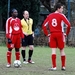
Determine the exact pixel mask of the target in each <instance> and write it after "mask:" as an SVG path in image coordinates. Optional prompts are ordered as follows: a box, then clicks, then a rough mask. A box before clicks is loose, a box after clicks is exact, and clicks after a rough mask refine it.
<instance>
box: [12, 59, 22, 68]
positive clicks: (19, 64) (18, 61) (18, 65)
mask: <svg viewBox="0 0 75 75" xmlns="http://www.w3.org/2000/svg"><path fill="white" fill-rule="evenodd" d="M13 65H14V67H16V68H19V67H21V61H20V60H15V61H14V63H13Z"/></svg>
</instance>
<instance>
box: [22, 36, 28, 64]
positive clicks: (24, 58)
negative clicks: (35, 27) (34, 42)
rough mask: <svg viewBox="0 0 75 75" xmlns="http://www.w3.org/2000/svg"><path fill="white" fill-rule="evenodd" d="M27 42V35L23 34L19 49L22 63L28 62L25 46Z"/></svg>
mask: <svg viewBox="0 0 75 75" xmlns="http://www.w3.org/2000/svg"><path fill="white" fill-rule="evenodd" d="M27 43H28V38H27V36H24V39H22V50H21V55H22V58H23V63H24V64H27V63H28V62H27V61H26V46H27Z"/></svg>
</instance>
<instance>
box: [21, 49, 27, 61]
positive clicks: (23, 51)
mask: <svg viewBox="0 0 75 75" xmlns="http://www.w3.org/2000/svg"><path fill="white" fill-rule="evenodd" d="M21 54H22V58H23V61H26V59H25V56H26V52H25V50H22V51H21Z"/></svg>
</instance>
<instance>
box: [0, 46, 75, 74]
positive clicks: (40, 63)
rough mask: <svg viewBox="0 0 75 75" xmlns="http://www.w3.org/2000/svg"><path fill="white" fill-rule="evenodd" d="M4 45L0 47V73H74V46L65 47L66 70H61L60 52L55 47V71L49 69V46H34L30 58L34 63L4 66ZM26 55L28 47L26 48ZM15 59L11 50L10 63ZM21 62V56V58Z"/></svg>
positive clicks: (5, 49)
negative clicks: (17, 66)
mask: <svg viewBox="0 0 75 75" xmlns="http://www.w3.org/2000/svg"><path fill="white" fill-rule="evenodd" d="M6 52H7V48H6V47H3V46H2V47H0V75H75V48H72V47H66V48H65V52H66V59H67V60H66V71H61V61H60V53H59V50H58V49H57V71H49V70H48V68H50V67H51V59H50V56H51V49H50V48H49V47H35V49H34V54H33V57H32V59H33V60H34V61H35V64H27V65H25V64H23V63H22V67H21V68H14V67H13V65H12V67H11V68H6V64H7V62H6ZM26 52H27V53H26V54H27V56H26V57H28V48H27V51H26ZM14 60H15V53H14V50H13V51H12V64H13V62H14ZM21 62H22V58H21Z"/></svg>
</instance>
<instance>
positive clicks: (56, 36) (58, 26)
mask: <svg viewBox="0 0 75 75" xmlns="http://www.w3.org/2000/svg"><path fill="white" fill-rule="evenodd" d="M62 12H63V5H62V4H61V3H57V4H56V8H55V12H53V13H51V14H49V15H48V17H47V18H46V19H45V21H44V23H43V25H42V27H43V31H44V33H45V35H46V36H48V37H49V46H50V47H51V49H52V55H51V59H52V67H51V68H50V70H56V69H57V66H56V48H59V49H60V56H61V70H65V62H66V55H65V52H64V45H65V37H66V36H67V35H68V34H69V32H70V22H69V21H68V19H67V18H66V17H65V15H64V14H63V13H62ZM63 22H64V23H65V25H66V27H67V29H66V33H64V32H63V31H62V29H63V28H62V26H63ZM47 26H48V27H49V32H50V33H49V32H48V30H47Z"/></svg>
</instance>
